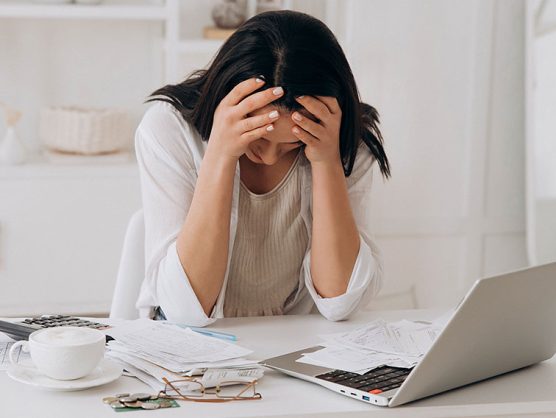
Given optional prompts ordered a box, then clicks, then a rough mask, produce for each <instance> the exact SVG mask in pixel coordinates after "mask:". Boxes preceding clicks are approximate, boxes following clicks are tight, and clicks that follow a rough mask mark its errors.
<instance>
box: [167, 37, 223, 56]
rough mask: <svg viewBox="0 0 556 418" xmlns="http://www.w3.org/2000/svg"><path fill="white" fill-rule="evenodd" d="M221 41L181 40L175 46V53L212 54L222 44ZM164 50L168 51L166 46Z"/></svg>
mask: <svg viewBox="0 0 556 418" xmlns="http://www.w3.org/2000/svg"><path fill="white" fill-rule="evenodd" d="M224 42H225V41H224V40H223V39H202V38H200V39H186V40H181V41H179V42H177V43H176V44H175V48H176V50H177V52H179V53H180V54H185V53H191V52H193V53H199V52H206V53H211V54H214V53H216V51H218V48H220V47H221V46H222V45H223V44H224ZM166 49H167V50H168V49H169V48H168V45H166Z"/></svg>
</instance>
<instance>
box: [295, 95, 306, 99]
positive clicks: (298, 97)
mask: <svg viewBox="0 0 556 418" xmlns="http://www.w3.org/2000/svg"><path fill="white" fill-rule="evenodd" d="M304 97H305V96H303V95H301V96H297V97H296V99H303V98H304Z"/></svg>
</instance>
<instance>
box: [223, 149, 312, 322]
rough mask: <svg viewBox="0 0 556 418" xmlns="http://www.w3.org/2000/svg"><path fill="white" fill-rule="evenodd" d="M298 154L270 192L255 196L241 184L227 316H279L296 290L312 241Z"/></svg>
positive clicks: (229, 280)
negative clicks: (305, 215)
mask: <svg viewBox="0 0 556 418" xmlns="http://www.w3.org/2000/svg"><path fill="white" fill-rule="evenodd" d="M300 155H301V152H299V153H298V154H297V157H296V158H295V160H294V162H293V164H292V166H291V167H290V169H289V170H288V172H287V174H286V175H285V176H284V178H283V179H282V180H281V181H280V183H278V185H276V187H274V188H273V189H272V190H271V191H269V192H267V193H264V194H255V193H253V192H251V191H250V190H249V189H248V188H247V187H246V186H245V184H243V182H240V191H239V206H238V224H237V231H236V238H235V241H234V247H233V250H232V256H231V261H230V271H229V276H228V284H227V287H226V295H225V301H224V316H225V317H238V316H263V315H281V314H283V313H284V307H285V306H286V305H287V303H288V301H289V300H291V298H293V297H294V296H295V293H296V292H297V290H298V285H299V274H300V270H301V264H302V262H303V257H304V255H305V251H306V249H307V245H308V241H309V237H308V235H307V229H306V227H305V224H304V222H303V219H302V217H301V181H300V177H299V170H298V169H297V167H298V162H299V159H300Z"/></svg>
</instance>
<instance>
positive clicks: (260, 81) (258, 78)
mask: <svg viewBox="0 0 556 418" xmlns="http://www.w3.org/2000/svg"><path fill="white" fill-rule="evenodd" d="M255 81H256V82H257V83H264V80H263V78H262V76H259V77H257V78H256V79H255Z"/></svg>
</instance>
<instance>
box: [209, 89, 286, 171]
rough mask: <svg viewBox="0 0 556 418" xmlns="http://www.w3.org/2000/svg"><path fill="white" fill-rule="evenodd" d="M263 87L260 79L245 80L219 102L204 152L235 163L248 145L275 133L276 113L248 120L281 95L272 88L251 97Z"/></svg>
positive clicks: (282, 91)
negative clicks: (269, 133) (273, 131)
mask: <svg viewBox="0 0 556 418" xmlns="http://www.w3.org/2000/svg"><path fill="white" fill-rule="evenodd" d="M263 83H264V80H262V79H261V78H250V79H248V80H244V81H242V82H241V83H239V84H238V85H237V86H235V87H234V88H233V89H232V90H231V91H230V92H229V93H228V94H227V95H226V97H224V98H223V99H222V101H221V102H220V103H219V104H218V106H217V108H216V111H215V112H214V119H213V123H212V130H211V132H210V137H209V141H208V146H207V152H210V153H214V154H217V155H218V156H219V157H224V158H228V159H231V160H236V161H237V159H238V158H239V157H241V156H242V155H243V154H245V152H246V151H247V148H248V146H249V144H250V143H251V142H253V141H255V140H256V139H259V138H260V137H261V136H263V135H264V134H265V133H266V132H269V131H271V130H273V129H274V126H273V125H272V122H273V121H275V120H276V119H278V116H279V115H278V112H275V111H273V112H269V113H268V114H263V115H256V116H249V117H248V116H247V115H248V114H249V113H251V112H253V111H255V110H257V109H259V108H262V107H264V106H266V105H268V104H269V103H272V102H273V101H274V100H276V99H278V98H280V97H281V96H282V95H283V94H284V90H283V89H282V88H281V87H271V88H268V89H266V90H263V91H259V92H257V93H255V94H251V93H253V92H254V91H255V90H257V89H259V88H260V87H261V86H262V85H263Z"/></svg>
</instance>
